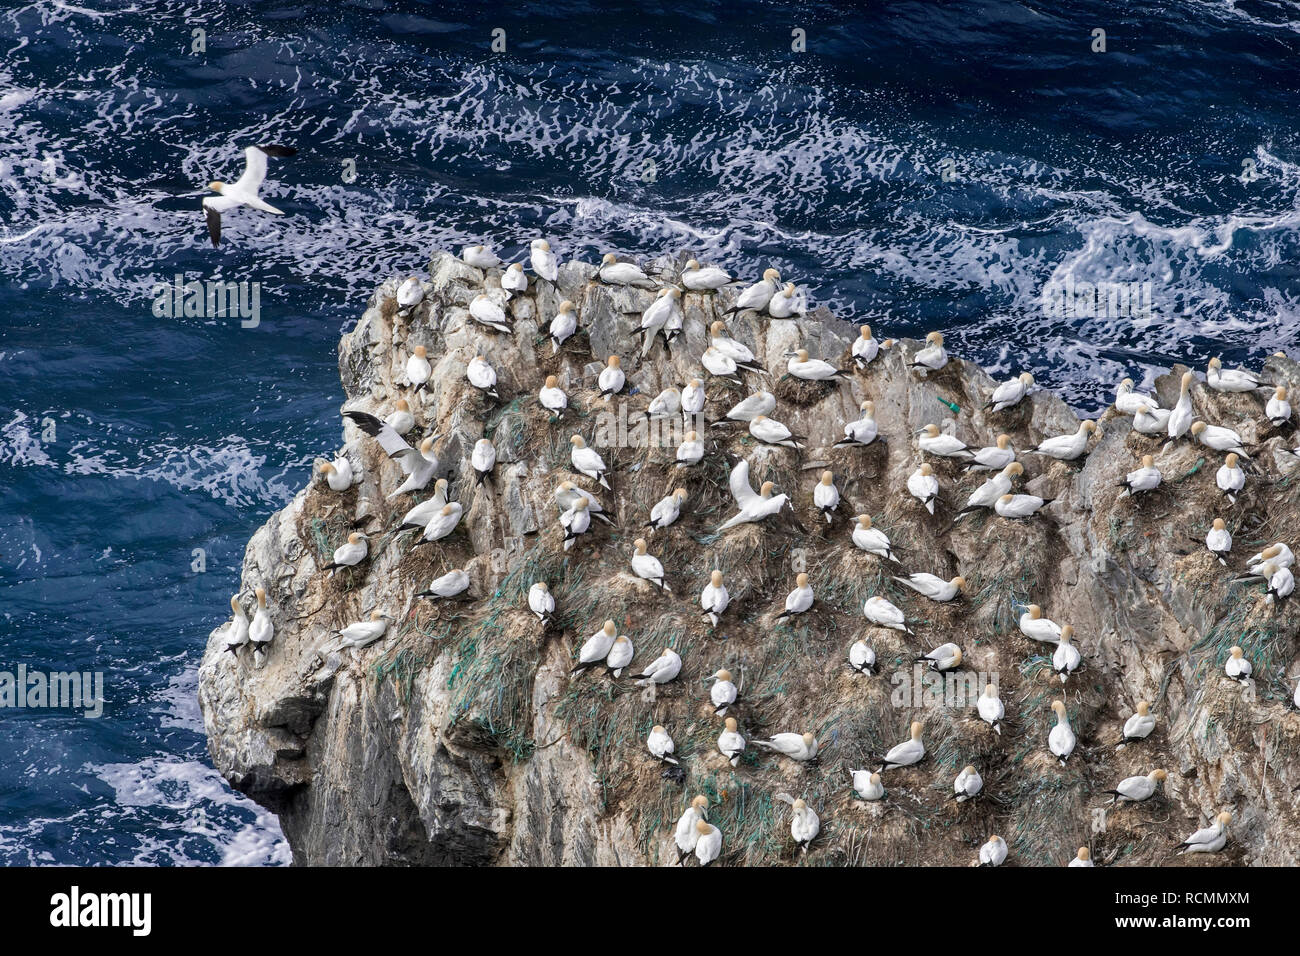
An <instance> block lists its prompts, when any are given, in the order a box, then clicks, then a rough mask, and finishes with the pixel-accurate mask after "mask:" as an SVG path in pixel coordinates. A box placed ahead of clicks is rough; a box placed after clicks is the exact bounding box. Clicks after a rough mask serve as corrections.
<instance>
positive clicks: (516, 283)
mask: <svg viewBox="0 0 1300 956" xmlns="http://www.w3.org/2000/svg"><path fill="white" fill-rule="evenodd" d="M501 288H502V289H504V290H505V293H506V301H509V300H510V298H511V297H512V296H516V295H523V294H524V293H525V292H527V291H528V276H526V275H524V264H523V263H522V262H515V263H511V265H510V266H509V267H508V268H507V269H506V271H505V272H503V273H502V274H501Z"/></svg>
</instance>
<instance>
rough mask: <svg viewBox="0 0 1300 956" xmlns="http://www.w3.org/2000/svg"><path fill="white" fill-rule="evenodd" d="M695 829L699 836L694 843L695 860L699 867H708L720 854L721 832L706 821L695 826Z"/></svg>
mask: <svg viewBox="0 0 1300 956" xmlns="http://www.w3.org/2000/svg"><path fill="white" fill-rule="evenodd" d="M695 829H696V830H698V831H699V834H700V838H699V840H697V841H696V843H695V859H697V860H698V861H699V862H700V866H708V865H709V864H710V863H712V862H713V861H714V860H716V859H717V858H718V856H719V855H721V853H722V831H721V830H719V829H718V828H717V827H715V826H714V825H713V824H711V823H709V821H707V820H701V821H700V822H699V823H697V824H695Z"/></svg>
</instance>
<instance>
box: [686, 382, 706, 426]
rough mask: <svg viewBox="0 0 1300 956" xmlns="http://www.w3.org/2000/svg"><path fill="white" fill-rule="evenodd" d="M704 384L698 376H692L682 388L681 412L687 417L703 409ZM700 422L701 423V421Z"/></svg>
mask: <svg viewBox="0 0 1300 956" xmlns="http://www.w3.org/2000/svg"><path fill="white" fill-rule="evenodd" d="M704 398H705V396H704V386H703V385H702V384H701V383H700V380H699V379H698V378H693V379H691V380H690V381H689V382H687V383H686V387H685V388H684V389H682V414H683V415H684V416H686V417H687V418H690V417H691V416H692V415H698V414H700V412H702V411H704ZM700 424H703V421H701V423H700Z"/></svg>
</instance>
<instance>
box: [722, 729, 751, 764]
mask: <svg viewBox="0 0 1300 956" xmlns="http://www.w3.org/2000/svg"><path fill="white" fill-rule="evenodd" d="M739 726H740V725H739V724H737V723H736V718H735V717H728V718H727V720H726V723H725V724H724V725H723V731H722V733H720V734H719V735H718V751H719V752H720V753H721V754H722V755H723V756H724V757H726V758H727V760H729V761H730V762H731V765H732V766H733V767H736V766H739V765H740V755H741V754H742V753H744V752H745V738H744V737H742V736H740V731H739V730H737V728H738V727H739Z"/></svg>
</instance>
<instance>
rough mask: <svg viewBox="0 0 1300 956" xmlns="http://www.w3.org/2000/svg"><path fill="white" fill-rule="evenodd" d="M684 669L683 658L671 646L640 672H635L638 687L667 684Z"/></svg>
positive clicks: (633, 677) (633, 676) (634, 677)
mask: <svg viewBox="0 0 1300 956" xmlns="http://www.w3.org/2000/svg"><path fill="white" fill-rule="evenodd" d="M681 670H682V659H681V657H680V656H679V655H678V653H677V652H676V651H675V650H673V649H672V648H671V647H665V648H664V652H663V653H662V654H660V655H659V656H658V657H656V658H655V659H654V660H652V661H651V662H650V663H649V664H647V665H646V667H645V668H644V669H643V670H642V671H641V673H639V674H633V675H632V679H633V680H635V681H636V686H637V687H649V686H650V685H651V684H666V683H668V682H669V681H670V680H672V679H673V678H674V677H676V676H677V675H678V674H679V673H681Z"/></svg>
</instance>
